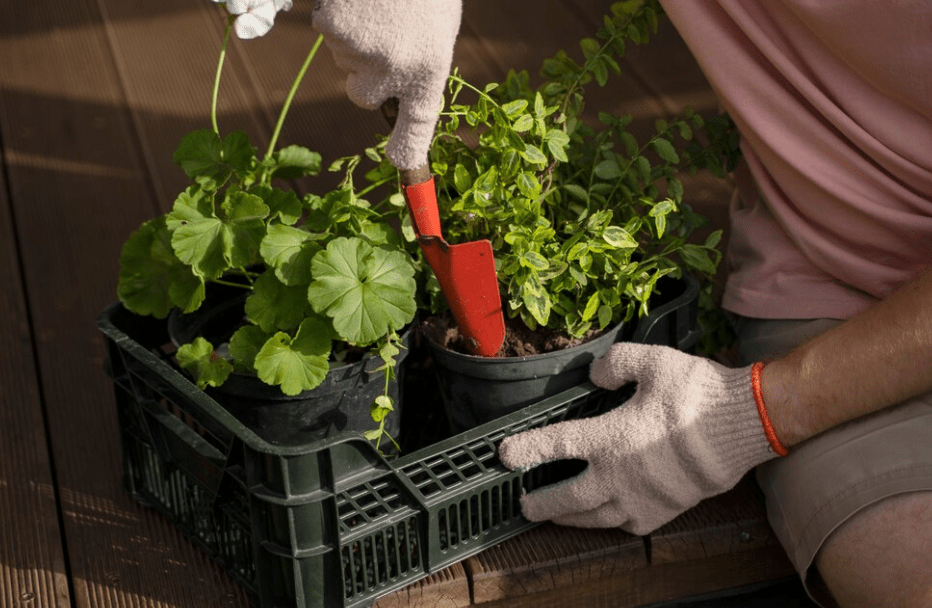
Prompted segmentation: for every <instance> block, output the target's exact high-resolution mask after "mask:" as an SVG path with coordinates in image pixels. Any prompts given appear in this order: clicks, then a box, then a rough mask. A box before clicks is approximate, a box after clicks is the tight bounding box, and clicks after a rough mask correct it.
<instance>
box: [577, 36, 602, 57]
mask: <svg viewBox="0 0 932 608" xmlns="http://www.w3.org/2000/svg"><path fill="white" fill-rule="evenodd" d="M579 47H580V48H581V49H582V52H583V56H584V57H585V58H586V59H592V58H593V57H595V56H596V55H598V54H599V51H600V50H601V48H602V46H601V45H600V44H599V41H598V40H596V39H595V38H583V39H582V40H580V41H579Z"/></svg>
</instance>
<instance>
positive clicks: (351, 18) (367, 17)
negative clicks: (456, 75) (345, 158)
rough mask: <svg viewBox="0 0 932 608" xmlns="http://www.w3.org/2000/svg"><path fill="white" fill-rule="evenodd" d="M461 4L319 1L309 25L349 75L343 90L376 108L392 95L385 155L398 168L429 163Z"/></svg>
mask: <svg viewBox="0 0 932 608" xmlns="http://www.w3.org/2000/svg"><path fill="white" fill-rule="evenodd" d="M461 15H462V0H317V2H316V4H315V8H314V28H315V29H316V30H317V31H318V32H320V33H321V34H323V36H324V41H325V42H326V44H327V46H328V47H329V48H330V50H331V51H332V52H333V56H334V59H335V60H336V62H337V65H339V66H340V67H341V68H343V69H344V70H346V71H347V72H348V77H347V80H346V92H347V94H348V95H349V98H350V99H351V100H352V101H353V103H355V104H356V105H358V106H361V107H363V108H367V109H375V108H378V107H379V106H381V105H382V103H383V102H384V101H386V100H387V99H389V98H392V97H395V98H397V99H398V101H399V110H398V120H397V122H396V123H395V127H394V129H393V130H392V135H391V138H390V139H389V143H388V148H387V150H386V152H387V154H388V157H389V159H390V160H391V161H392V163H393V164H394V165H395V166H396V167H397V168H399V169H402V170H411V169H417V168H420V167H422V166H424V165H426V164H427V151H428V149H429V148H430V143H431V141H432V140H433V136H434V127H435V126H436V125H437V119H438V117H439V115H440V110H441V107H442V103H443V88H444V85H445V83H446V80H447V77H448V76H449V75H450V65H451V64H452V62H453V45H454V43H455V41H456V36H457V33H458V32H459V28H460V18H461Z"/></svg>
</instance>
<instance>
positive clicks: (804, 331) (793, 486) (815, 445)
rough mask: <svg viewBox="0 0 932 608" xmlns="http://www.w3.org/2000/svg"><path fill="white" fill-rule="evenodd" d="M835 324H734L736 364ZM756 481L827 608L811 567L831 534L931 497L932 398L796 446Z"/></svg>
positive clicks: (775, 352) (777, 528)
mask: <svg viewBox="0 0 932 608" xmlns="http://www.w3.org/2000/svg"><path fill="white" fill-rule="evenodd" d="M838 323H839V321H835V320H830V319H815V320H803V321H797V320H759V319H746V318H741V319H738V320H737V323H736V330H737V333H738V340H739V346H740V359H741V361H740V364H741V365H748V364H750V363H752V362H754V361H757V360H760V359H766V358H769V357H779V356H780V355H781V354H783V353H785V352H787V351H789V350H790V349H792V348H793V347H794V346H795V345H797V344H799V343H801V342H804V341H805V340H807V339H809V338H811V337H813V336H815V335H817V334H819V333H821V332H823V331H825V330H827V329H830V328H831V327H833V326H835V325H836V324H838ZM852 398H856V396H854V395H852ZM757 480H758V482H759V483H760V486H761V489H762V490H763V492H764V494H765V496H766V504H767V516H768V519H769V520H770V524H771V526H772V527H773V530H774V533H775V534H776V535H777V537H778V538H779V539H780V542H781V543H782V544H783V547H784V548H785V549H786V552H787V555H788V556H789V558H790V560H791V561H792V562H793V564H794V565H795V566H796V570H797V571H798V572H799V574H800V576H801V577H802V579H803V583H804V584H805V585H806V588H807V590H808V591H809V593H810V595H811V596H812V597H813V599H815V600H816V601H818V602H820V603H821V604H822V605H823V606H831V605H833V602H832V601H831V599H830V597H827V595H826V592H825V590H824V588H823V587H822V585H821V581H820V579H819V578H818V576H817V575H815V576H813V574H814V573H813V569H812V564H813V560H814V559H815V556H816V553H818V551H819V548H820V547H821V546H822V543H823V542H825V540H826V538H828V536H829V535H830V534H831V533H832V531H834V530H835V529H836V528H837V527H838V526H840V525H841V524H842V523H844V522H845V520H847V519H848V518H850V517H851V516H852V515H854V514H855V513H857V512H858V511H860V510H861V509H863V508H865V507H867V506H869V505H871V504H873V503H876V502H878V501H880V500H883V499H884V498H888V497H890V496H893V495H896V494H901V493H905V492H916V491H923V490H932V393H930V394H926V395H923V396H921V397H919V398H916V399H912V400H910V401H907V402H904V403H902V404H900V405H897V406H894V407H890V408H887V409H885V410H882V411H880V412H875V413H874V414H871V415H870V416H866V417H864V418H861V419H859V420H856V421H853V422H849V423H847V424H844V425H842V426H839V427H836V428H834V429H832V430H830V431H828V432H826V433H823V434H821V435H818V436H817V437H814V438H812V439H810V440H809V441H806V442H804V443H802V444H800V445H797V446H794V448H793V449H792V450H791V451H790V454H789V455H788V456H787V457H785V458H777V459H775V460H771V461H769V462H767V463H765V464H763V465H761V466H760V467H758V469H757Z"/></svg>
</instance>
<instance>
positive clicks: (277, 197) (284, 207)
mask: <svg viewBox="0 0 932 608" xmlns="http://www.w3.org/2000/svg"><path fill="white" fill-rule="evenodd" d="M250 193H251V194H255V195H256V196H258V197H259V198H261V199H262V201H263V202H264V203H265V204H266V205H267V206H268V208H269V216H268V219H269V220H272V219H275V218H278V219H279V220H280V221H281V222H282V223H283V224H288V225H289V226H293V225H294V224H295V223H297V221H298V220H299V219H301V214H302V212H303V211H304V207H303V206H302V205H301V200H300V199H299V198H298V195H297V194H295V193H294V192H292V191H291V190H288V191H285V190H279V189H278V188H267V187H259V188H254V189H252V190H251V191H250Z"/></svg>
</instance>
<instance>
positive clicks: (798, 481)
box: [314, 0, 932, 608]
mask: <svg viewBox="0 0 932 608" xmlns="http://www.w3.org/2000/svg"><path fill="white" fill-rule="evenodd" d="M661 4H663V6H664V8H665V10H666V12H667V14H668V15H669V17H670V18H671V20H672V21H673V23H674V25H676V27H677V28H678V30H679V32H680V34H681V35H682V36H683V39H684V40H685V41H686V43H687V44H688V45H689V46H690V48H691V50H692V51H693V53H694V54H695V55H696V58H697V60H698V61H699V64H700V65H701V66H702V68H703V70H704V71H705V73H706V76H707V77H708V79H709V82H710V83H711V84H712V86H713V87H714V88H715V90H716V92H717V93H718V95H719V97H720V100H721V102H722V104H723V105H724V107H725V108H726V109H727V110H728V112H729V113H730V114H731V116H732V118H733V119H734V120H735V122H736V124H737V125H738V127H739V129H740V131H741V134H742V151H743V155H744V161H743V164H742V166H741V168H740V169H739V171H738V172H737V175H736V177H737V181H738V184H739V188H738V193H737V197H736V199H735V201H734V202H733V205H732V210H731V223H732V239H731V244H730V248H729V252H728V260H729V270H730V274H729V279H728V284H727V287H726V291H725V295H724V300H723V307H724V308H726V309H727V310H729V311H731V312H732V313H734V314H735V315H736V316H737V318H738V321H737V324H736V327H737V330H738V335H739V345H740V350H741V355H742V359H743V361H742V363H741V365H745V366H746V367H739V368H736V369H729V368H725V367H722V366H720V365H717V364H715V363H712V362H710V361H708V360H705V359H701V358H698V357H693V356H690V355H686V354H683V353H679V352H676V351H673V350H671V349H667V348H663V347H652V346H643V345H630V344H629V345H616V346H615V347H613V349H612V350H611V351H610V352H609V354H608V355H606V357H604V358H603V359H601V360H599V361H597V362H596V363H595V364H594V365H593V369H592V379H593V381H594V382H595V383H596V384H599V385H601V386H605V387H608V388H616V387H618V386H620V385H622V384H624V383H626V382H629V381H636V382H637V383H638V390H637V394H636V395H635V397H633V398H632V400H631V401H629V402H628V403H627V404H626V405H625V407H622V408H619V409H618V410H615V411H613V412H609V413H607V414H605V415H603V416H601V417H599V418H595V419H589V420H583V421H572V422H566V423H562V424H559V425H553V426H550V427H546V428H543V429H537V430H534V431H529V432H527V433H522V434H519V435H516V436H514V437H510V438H508V439H506V440H505V441H503V443H502V445H501V449H500V453H501V458H502V461H503V462H504V463H505V464H506V465H507V466H509V467H512V468H520V467H532V466H534V465H535V464H537V463H540V462H543V461H548V460H554V459H560V458H581V459H585V460H587V461H588V462H589V468H588V469H587V471H585V472H584V473H583V474H581V475H580V477H579V478H577V479H576V480H575V481H574V482H572V483H568V484H563V485H561V486H560V487H556V488H545V489H542V490H539V491H536V492H534V493H531V494H530V495H527V496H525V497H523V498H522V505H523V509H524V512H525V514H526V515H527V516H528V517H529V518H530V519H534V520H545V519H547V520H553V521H556V522H558V523H562V524H566V525H576V526H588V527H592V526H596V527H598V526H620V527H622V528H624V529H626V530H629V531H632V532H635V533H639V534H644V533H647V532H650V531H651V530H653V529H655V528H657V527H659V526H660V525H662V524H663V523H665V522H667V521H669V520H670V519H672V518H673V517H675V516H676V515H678V514H679V513H681V512H682V511H684V510H686V509H688V508H689V507H691V506H693V505H694V504H696V503H697V502H698V501H699V500H701V499H702V498H704V497H707V496H711V495H714V494H717V493H720V492H723V491H725V490H727V489H729V488H730V487H732V486H733V485H734V483H736V482H737V481H738V479H740V478H741V477H742V476H743V475H744V474H745V473H746V472H747V471H749V470H751V469H752V468H754V467H757V475H758V480H759V481H760V484H761V487H762V488H763V489H764V492H765V493H766V495H767V505H768V514H769V517H770V520H771V524H772V525H773V527H774V530H775V532H776V533H777V535H778V536H779V538H780V539H781V541H782V543H783V545H784V547H785V548H786V550H787V553H788V555H789V556H790V558H791V559H792V561H793V562H794V564H795V565H796V567H797V569H798V571H799V572H800V575H801V576H802V577H803V580H804V581H805V583H806V585H807V589H808V590H809V591H810V593H811V594H812V595H813V597H814V599H816V600H817V601H818V602H820V603H821V604H822V605H824V606H835V605H837V606H842V607H844V608H849V607H852V606H898V607H904V606H932V559H930V557H929V555H930V548H932V440H930V439H932V393H930V391H932V270H930V266H932V3H928V2H919V1H918V0H899V1H897V2H892V3H878V2H867V1H866V0H845V1H838V2H818V1H815V0H772V1H770V0H768V1H767V2H758V1H756V0H716V1H713V0H666V1H662V2H661ZM460 13H461V4H460V0H406V1H401V0H339V1H338V0H318V2H317V5H316V10H315V19H314V26H315V28H316V29H317V30H318V31H320V32H321V33H323V34H324V37H325V40H326V42H327V44H328V45H329V47H330V48H331V50H332V51H333V53H334V56H335V58H336V59H337V62H338V64H340V65H341V66H342V67H343V68H344V69H346V70H347V71H348V72H349V77H348V81H347V90H348V93H349V96H350V97H351V99H352V100H353V101H354V102H356V103H357V104H359V105H361V106H364V107H369V108H376V107H378V106H379V105H381V103H382V102H383V101H384V100H385V99H387V98H389V97H398V98H399V99H400V100H401V111H400V116H399V120H398V123H397V124H396V127H395V130H394V132H393V135H392V138H391V141H390V144H389V148H388V153H389V156H390V158H391V159H392V160H393V162H394V163H395V164H396V166H398V167H399V168H400V169H414V168H416V167H419V166H422V165H424V164H426V162H427V149H428V147H429V144H430V140H431V137H432V133H433V128H434V125H435V124H436V120H437V113H438V110H439V108H440V105H441V101H440V100H441V95H442V90H443V85H444V81H445V79H446V76H447V75H448V73H449V70H450V62H451V59H452V51H453V45H454V42H455V38H456V35H457V32H458V29H459V22H460ZM399 32H403V33H404V35H403V36H401V35H399V34H398V33H399ZM768 358H770V359H772V360H771V361H770V362H769V363H766V364H765V363H764V361H765V359H768ZM755 362H756V363H755ZM752 363H753V365H752Z"/></svg>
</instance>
